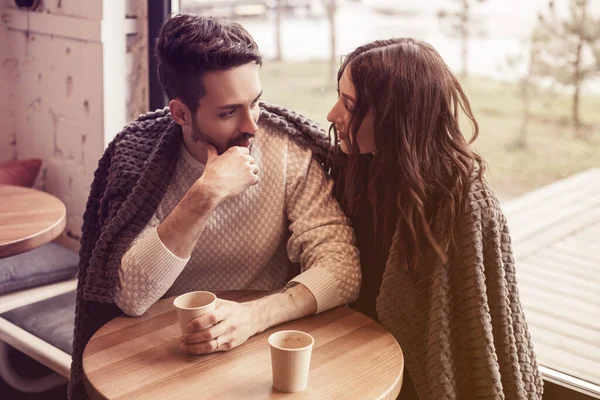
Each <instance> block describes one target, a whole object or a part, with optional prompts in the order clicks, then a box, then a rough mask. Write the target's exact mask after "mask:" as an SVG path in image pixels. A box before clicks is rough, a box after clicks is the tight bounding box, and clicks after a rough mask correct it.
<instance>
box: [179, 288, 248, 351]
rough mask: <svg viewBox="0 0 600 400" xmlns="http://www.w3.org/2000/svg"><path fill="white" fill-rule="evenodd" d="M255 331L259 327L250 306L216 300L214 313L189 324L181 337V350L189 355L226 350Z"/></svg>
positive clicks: (246, 338)
mask: <svg viewBox="0 0 600 400" xmlns="http://www.w3.org/2000/svg"><path fill="white" fill-rule="evenodd" d="M257 332H258V324H257V321H256V318H255V311H254V309H253V307H252V306H251V305H249V304H248V303H236V302H235V301H228V300H222V299H217V306H216V309H215V311H213V312H211V313H208V314H205V315H202V316H201V317H198V318H196V319H194V320H193V321H191V322H190V323H189V324H188V333H186V334H185V335H183V336H182V337H181V348H182V350H184V351H186V352H187V353H188V354H207V353H213V352H215V351H227V350H231V349H233V348H235V347H237V346H239V345H241V344H242V343H244V342H245V341H246V340H248V338H249V337H250V336H253V335H254V334H256V333H257ZM215 339H216V340H215Z"/></svg>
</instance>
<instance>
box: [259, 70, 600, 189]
mask: <svg viewBox="0 0 600 400" xmlns="http://www.w3.org/2000/svg"><path fill="white" fill-rule="evenodd" d="M328 71H329V64H328V62H325V61H322V62H320V61H319V62H294V63H288V62H274V61H267V62H266V63H265V64H264V66H263V68H262V71H261V81H262V85H263V89H264V96H263V98H264V99H265V101H267V102H270V103H274V104H279V105H282V106H285V107H288V108H291V109H293V110H295V111H297V112H299V113H301V114H303V115H305V116H306V117H309V118H311V119H312V120H314V121H316V122H318V123H320V124H321V126H323V127H324V128H327V127H328V126H329V125H328V122H327V118H326V116H327V113H328V112H329V110H330V108H331V106H332V105H333V103H334V102H335V99H336V96H337V95H336V91H335V87H334V86H332V85H331V84H329V85H325V82H326V80H327V76H328ZM463 87H464V89H465V92H466V94H467V96H468V98H469V101H470V102H471V107H472V108H473V112H474V114H475V118H476V119H477V122H478V123H479V127H480V132H479V137H478V139H477V140H476V141H475V142H474V144H473V147H474V149H475V150H477V151H478V152H479V153H480V154H481V155H482V156H483V157H484V159H485V160H486V163H487V166H488V178H489V179H490V181H491V183H492V185H493V186H494V188H495V189H496V191H497V193H498V196H499V198H500V199H501V200H506V199H510V198H513V197H516V196H519V195H521V194H523V193H525V192H527V191H530V190H532V189H535V188H536V187H539V186H542V185H544V184H547V183H550V182H552V181H555V180H558V179H561V178H564V177H566V176H569V175H572V174H575V173H577V172H579V171H583V170H585V169H588V168H592V167H600V96H584V97H583V98H582V100H581V111H580V112H581V119H582V121H583V122H584V124H585V125H586V128H585V132H586V135H587V138H586V139H585V140H584V139H575V138H574V134H573V129H572V127H571V126H570V125H569V116H570V112H571V97H570V96H568V95H567V94H553V95H549V94H547V93H546V94H545V93H540V94H538V95H536V96H535V97H534V98H533V99H532V102H531V108H532V117H531V119H530V121H529V129H528V137H527V142H528V146H527V148H524V149H515V148H514V146H511V144H512V143H514V141H515V140H516V139H517V137H518V136H519V131H520V127H521V113H522V111H521V110H522V103H521V100H520V98H519V96H518V90H519V88H518V86H517V85H516V84H515V83H506V82H499V81H495V80H491V79H485V78H470V79H468V80H466V81H464V82H463ZM465 135H466V136H467V137H470V136H471V131H470V128H469V127H468V126H467V127H466V129H465Z"/></svg>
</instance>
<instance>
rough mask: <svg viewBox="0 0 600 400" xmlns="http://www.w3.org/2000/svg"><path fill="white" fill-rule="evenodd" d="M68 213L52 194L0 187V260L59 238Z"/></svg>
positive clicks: (20, 188) (10, 186)
mask: <svg viewBox="0 0 600 400" xmlns="http://www.w3.org/2000/svg"><path fill="white" fill-rule="evenodd" d="M66 215H67V210H66V208H65V205H64V204H63V202H62V201H60V200H59V199H58V198H56V197H54V196H52V195H51V194H48V193H45V192H42V191H39V190H35V189H30V188H25V187H20V186H12V185H0V258H3V257H8V256H13V255H15V254H20V253H24V252H26V251H29V250H32V249H35V248H36V247H39V246H41V245H43V244H46V243H48V242H50V241H52V240H54V239H56V237H58V235H60V234H61V233H62V231H63V230H64V229H65V225H66Z"/></svg>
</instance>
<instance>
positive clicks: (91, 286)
mask: <svg viewBox="0 0 600 400" xmlns="http://www.w3.org/2000/svg"><path fill="white" fill-rule="evenodd" d="M260 123H261V125H262V126H265V127H266V126H272V127H274V128H276V129H281V130H282V131H283V132H286V133H288V134H289V135H290V136H291V137H293V138H294V139H295V140H296V141H297V142H298V143H300V144H302V145H306V146H307V147H309V148H310V149H311V150H313V151H314V152H315V156H316V157H318V159H319V161H321V162H324V161H325V157H326V155H327V151H328V150H327V149H325V148H322V147H319V143H324V141H325V138H326V136H327V134H326V133H325V132H323V131H322V130H320V129H319V128H318V126H316V125H315V124H313V123H312V122H310V121H309V120H308V119H306V118H304V117H302V116H300V115H297V114H295V113H293V112H291V111H287V110H285V109H283V108H280V107H276V106H270V105H267V104H265V103H261V104H260ZM182 141H183V140H182V133H181V127H180V126H179V125H177V124H176V123H175V122H174V121H173V120H172V118H171V116H170V114H169V111H168V108H165V109H163V110H156V111H153V112H149V113H147V114H144V115H140V116H139V117H138V118H137V119H136V120H135V121H133V122H131V123H130V124H129V125H127V126H126V127H125V128H124V129H123V131H121V132H120V133H119V134H118V135H117V136H116V137H115V139H114V140H113V141H112V142H111V143H110V144H109V145H108V147H107V149H106V150H105V152H104V154H103V155H102V158H101V159H100V161H99V162H98V168H97V169H96V171H95V172H94V179H93V182H92V186H91V190H90V195H89V197H88V201H87V205H86V209H85V212H84V214H83V226H82V236H81V249H80V251H79V272H78V284H77V304H76V308H75V331H74V337H73V355H72V357H73V361H72V365H71V379H70V381H69V391H68V395H69V398H70V399H85V398H87V394H86V392H85V388H84V386H83V370H82V357H83V350H84V348H85V345H86V344H87V342H88V341H89V340H90V338H91V337H92V335H93V334H94V333H95V332H96V331H97V330H98V329H99V328H100V327H101V326H102V325H104V324H105V323H106V322H108V321H110V320H111V319H112V318H114V317H116V316H117V315H119V313H120V311H119V308H118V307H117V306H116V305H115V304H114V298H115V293H116V291H117V287H118V280H119V276H118V274H119V266H120V263H121V258H122V257H123V254H124V253H125V252H126V251H127V249H128V248H129V247H130V246H131V244H132V242H133V240H134V239H135V238H136V237H137V236H138V235H139V234H140V232H142V230H143V229H144V228H145V227H146V226H147V225H148V223H149V221H150V219H151V218H152V216H153V215H154V213H155V211H156V209H157V208H158V206H159V204H160V202H161V200H162V198H163V196H164V194H165V191H166V189H167V187H168V184H169V182H170V181H171V177H172V174H173V171H174V170H175V166H176V164H177V160H178V158H179V150H180V147H181V144H182Z"/></svg>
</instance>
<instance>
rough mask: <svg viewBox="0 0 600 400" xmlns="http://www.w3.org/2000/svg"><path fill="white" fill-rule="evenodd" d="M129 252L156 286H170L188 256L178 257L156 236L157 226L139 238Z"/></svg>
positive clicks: (183, 266) (181, 269) (184, 264)
mask: <svg viewBox="0 0 600 400" xmlns="http://www.w3.org/2000/svg"><path fill="white" fill-rule="evenodd" d="M129 252H130V253H131V254H130V255H131V256H132V257H133V258H134V259H135V260H136V264H137V265H139V267H140V268H142V269H143V271H144V274H145V275H146V276H147V278H148V279H149V280H151V281H152V282H154V283H155V284H156V285H157V286H159V287H160V286H166V287H170V286H171V285H172V284H173V282H175V279H177V277H178V276H179V274H180V273H181V271H183V269H184V268H185V266H186V264H187V263H188V261H189V260H190V258H189V257H188V258H185V259H184V258H179V257H177V256H176V255H175V254H173V253H171V251H170V250H169V249H168V248H167V247H166V246H165V245H164V243H163V242H162V241H161V240H160V238H159V237H158V231H157V228H156V227H155V228H152V229H151V230H150V232H148V234H147V235H146V236H144V237H143V238H141V239H140V240H139V241H138V242H137V243H136V244H135V246H133V247H132V248H131V249H130V250H129Z"/></svg>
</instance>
